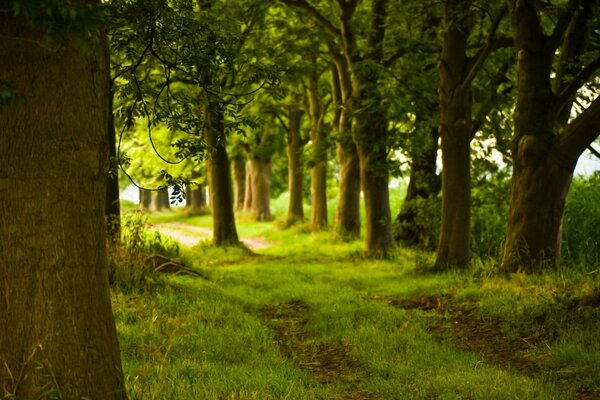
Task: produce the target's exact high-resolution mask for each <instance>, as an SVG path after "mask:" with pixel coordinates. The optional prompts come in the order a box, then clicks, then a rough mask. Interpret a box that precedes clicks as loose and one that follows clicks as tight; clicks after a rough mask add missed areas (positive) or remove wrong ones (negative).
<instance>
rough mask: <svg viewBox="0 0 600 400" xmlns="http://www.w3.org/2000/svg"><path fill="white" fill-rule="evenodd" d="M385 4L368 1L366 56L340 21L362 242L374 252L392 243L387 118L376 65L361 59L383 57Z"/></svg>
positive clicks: (347, 25) (379, 0)
mask: <svg viewBox="0 0 600 400" xmlns="http://www.w3.org/2000/svg"><path fill="white" fill-rule="evenodd" d="M386 5H387V0H373V2H372V19H371V29H370V31H369V35H368V38H367V46H366V55H367V59H366V60H365V58H364V56H363V57H361V56H360V55H359V54H358V53H359V52H358V47H357V44H356V42H355V37H354V34H353V32H352V26H351V24H350V23H349V22H344V24H343V30H342V31H343V32H345V38H346V40H345V42H344V45H345V50H344V53H345V54H346V57H347V58H348V60H349V61H350V63H351V71H352V83H353V84H352V88H353V93H352V97H353V98H354V105H355V108H354V112H355V113H356V118H355V126H354V129H353V136H354V141H355V142H356V147H357V149H358V155H359V159H360V179H361V183H362V190H363V195H364V199H365V218H366V221H365V226H366V238H365V239H366V240H365V244H366V249H367V251H368V252H370V253H375V254H384V253H386V252H387V251H388V250H389V249H390V248H391V247H392V246H393V244H394V240H393V237H392V214H391V210H390V200H389V186H388V184H389V182H388V180H389V173H388V161H387V150H388V149H387V129H388V127H387V119H386V115H385V111H384V108H383V107H382V105H381V100H382V98H381V93H380V90H379V78H380V77H379V69H377V68H374V67H373V66H371V65H369V63H368V62H365V61H367V60H368V61H369V62H375V63H380V62H381V61H382V59H383V40H384V36H385V27H386V20H387V13H386ZM342 17H343V16H342Z"/></svg>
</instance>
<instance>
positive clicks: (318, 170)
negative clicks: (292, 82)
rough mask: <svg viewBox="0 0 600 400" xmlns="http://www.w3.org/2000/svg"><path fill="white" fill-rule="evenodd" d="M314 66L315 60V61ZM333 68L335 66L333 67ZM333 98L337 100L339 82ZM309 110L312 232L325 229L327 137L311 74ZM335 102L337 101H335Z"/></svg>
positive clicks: (314, 75) (315, 77)
mask: <svg viewBox="0 0 600 400" xmlns="http://www.w3.org/2000/svg"><path fill="white" fill-rule="evenodd" d="M315 64H316V59H315ZM333 68H335V66H333ZM337 85H338V87H337V92H338V93H336V94H335V95H334V96H337V97H338V98H339V96H340V95H339V82H338V83H337ZM308 93H309V110H308V115H309V117H310V121H311V128H310V141H311V143H312V159H311V164H312V167H311V169H310V193H311V202H312V206H311V212H310V227H311V230H313V231H320V230H324V229H327V152H328V150H329V142H328V139H329V135H328V131H327V128H326V126H325V124H324V119H325V107H324V105H323V102H322V100H321V93H320V90H319V74H318V72H317V71H315V72H313V73H312V74H311V76H310V77H309V81H308ZM336 100H337V99H336Z"/></svg>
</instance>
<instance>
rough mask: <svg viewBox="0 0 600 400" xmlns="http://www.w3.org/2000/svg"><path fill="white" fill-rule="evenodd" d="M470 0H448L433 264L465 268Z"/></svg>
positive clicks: (468, 190)
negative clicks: (438, 217) (439, 188)
mask: <svg viewBox="0 0 600 400" xmlns="http://www.w3.org/2000/svg"><path fill="white" fill-rule="evenodd" d="M469 7H470V2H464V1H461V0H448V1H446V4H445V13H444V14H445V15H444V18H445V24H446V26H447V28H446V31H445V32H444V37H443V44H442V54H441V60H440V64H439V70H440V88H439V99H440V136H441V138H442V140H441V148H442V220H441V226H440V238H439V243H438V249H437V258H436V261H435V266H436V268H437V269H440V270H441V269H447V268H451V267H458V268H464V267H467V266H468V265H469V262H470V260H471V244H470V233H471V229H470V224H471V154H470V153H471V133H472V125H473V122H472V116H471V103H472V96H471V87H470V82H468V83H467V82H465V80H466V78H467V76H468V74H469V66H468V63H469V59H468V57H467V40H468V38H469V35H470V29H471V27H470V25H469Z"/></svg>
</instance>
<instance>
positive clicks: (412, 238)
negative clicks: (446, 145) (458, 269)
mask: <svg viewBox="0 0 600 400" xmlns="http://www.w3.org/2000/svg"><path fill="white" fill-rule="evenodd" d="M416 135H417V137H418V139H417V140H418V143H419V144H418V145H415V146H413V147H414V148H413V149H412V151H411V153H412V154H411V165H410V177H409V181H408V188H407V190H406V196H405V198H404V202H403V203H402V208H401V209H400V212H399V213H398V216H397V217H396V230H395V231H396V236H395V239H396V240H397V241H401V242H404V243H406V244H408V245H411V246H420V247H424V248H430V247H433V246H435V243H434V241H432V238H431V231H432V225H433V224H435V223H437V221H435V222H434V221H424V220H423V217H424V216H423V215H422V214H421V213H422V212H423V211H422V209H420V208H421V207H423V202H427V201H428V200H429V199H432V198H434V197H435V196H436V195H437V194H438V192H439V191H440V178H439V176H438V175H437V173H436V160H437V150H438V144H437V143H438V138H439V131H438V128H432V129H430V130H429V132H425V131H424V130H421V131H417V133H416ZM436 239H437V237H436Z"/></svg>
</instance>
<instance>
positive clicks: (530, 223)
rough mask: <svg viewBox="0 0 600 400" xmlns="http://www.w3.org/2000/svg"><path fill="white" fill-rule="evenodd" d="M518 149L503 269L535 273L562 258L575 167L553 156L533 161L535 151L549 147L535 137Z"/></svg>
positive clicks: (522, 143) (525, 138)
mask: <svg viewBox="0 0 600 400" xmlns="http://www.w3.org/2000/svg"><path fill="white" fill-rule="evenodd" d="M517 146H518V150H517V152H516V156H513V159H514V162H515V169H514V171H513V178H512V181H511V182H512V183H511V197H510V212H509V218H508V229H507V234H506V241H505V244H504V254H503V259H502V266H503V269H505V270H507V271H517V270H520V269H525V270H527V271H531V270H533V269H534V268H535V267H537V266H540V264H541V266H542V267H543V266H553V265H554V264H555V263H556V261H557V260H559V259H560V244H561V224H562V216H563V212H564V207H565V199H566V197H567V192H568V190H569V186H570V184H571V179H572V177H573V169H574V166H573V167H572V168H571V167H570V166H568V165H563V161H562V160H560V159H557V158H555V157H553V155H552V154H539V157H537V159H536V157H533V158H530V157H531V152H536V151H539V152H540V153H542V152H543V149H544V147H546V146H547V144H543V143H539V142H538V143H536V138H535V137H534V136H526V137H524V138H523V139H522V140H521V143H519V144H518V145H517ZM516 165H518V167H516Z"/></svg>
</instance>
